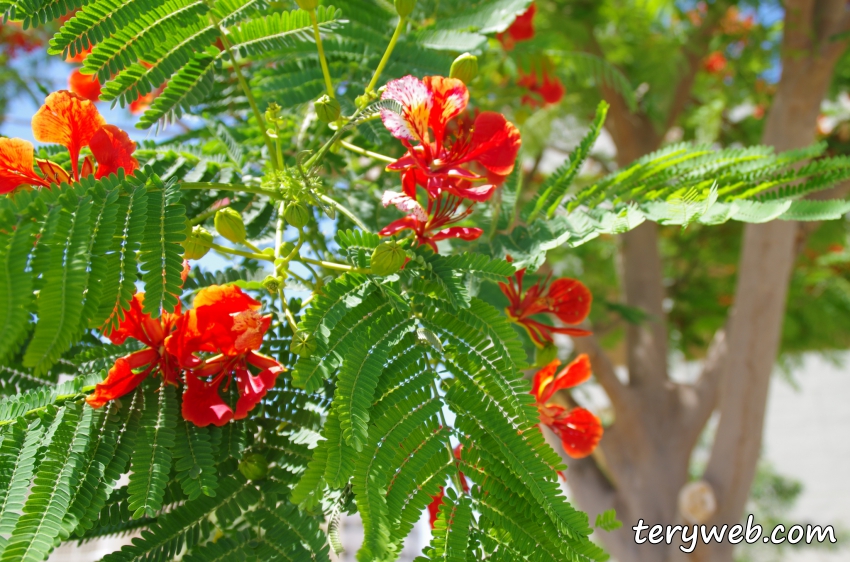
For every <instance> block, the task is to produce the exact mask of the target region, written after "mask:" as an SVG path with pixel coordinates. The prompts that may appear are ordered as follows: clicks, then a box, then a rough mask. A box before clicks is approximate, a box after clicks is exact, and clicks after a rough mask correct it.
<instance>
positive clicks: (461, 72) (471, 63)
mask: <svg viewBox="0 0 850 562" xmlns="http://www.w3.org/2000/svg"><path fill="white" fill-rule="evenodd" d="M476 76H478V57H476V56H475V55H470V54H469V53H464V54H462V55H460V56H459V57H458V58H456V59H455V60H454V62H453V63H452V69H451V71H449V77H450V78H457V79H458V80H460V81H461V82H463V83H464V84H469V83H470V82H472V80H473V79H474V78H475V77H476Z"/></svg>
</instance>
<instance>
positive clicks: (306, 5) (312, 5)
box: [295, 0, 319, 12]
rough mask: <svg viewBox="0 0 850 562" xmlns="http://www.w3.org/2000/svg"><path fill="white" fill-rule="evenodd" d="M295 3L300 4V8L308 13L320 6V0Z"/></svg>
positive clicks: (299, 0)
mask: <svg viewBox="0 0 850 562" xmlns="http://www.w3.org/2000/svg"><path fill="white" fill-rule="evenodd" d="M295 3H296V4H298V7H299V8H301V9H302V10H307V11H308V12H309V11H311V10H315V9H316V8H317V7H318V6H319V0H295Z"/></svg>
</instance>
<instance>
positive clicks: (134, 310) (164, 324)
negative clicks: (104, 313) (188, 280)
mask: <svg viewBox="0 0 850 562" xmlns="http://www.w3.org/2000/svg"><path fill="white" fill-rule="evenodd" d="M144 299H145V295H144V293H136V295H135V296H134V297H133V300H132V301H131V302H130V310H127V311H125V312H124V319H123V320H122V321H121V323H120V324H118V326H117V327H116V328H115V329H113V330H110V331H108V332H107V333H106V334H105V335H106V336H107V337H108V338H109V339H110V341H112V343H114V344H115V345H121V344H122V343H124V342H125V341H126V340H127V338H133V339H136V340H138V341H140V342H141V343H143V344H145V346H146V347H145V348H144V349H141V350H139V351H134V352H133V353H131V354H129V355H127V356H125V357H121V358H119V359H118V360H116V361H115V365H113V367H112V368H111V369H109V373H108V375H107V376H106V380H104V381H103V382H101V383H98V384H97V386H96V387H95V390H94V392H93V393H92V394H90V395H89V396H88V397H87V398H86V402H88V403H89V405H90V406H91V407H93V408H100V407H101V406H103V405H104V404H106V403H107V402H109V401H110V400H115V399H116V398H120V397H122V396H124V395H125V394H127V393H128V392H131V391H133V390H134V389H135V388H136V387H137V386H139V385H140V384H141V383H142V381H143V380H145V378H146V377H147V376H148V375H150V374H151V373H159V374H160V375H161V376H162V380H163V381H164V382H165V383H166V384H173V385H175V386H176V385H177V382H178V381H179V380H180V367H179V365H178V364H177V360H176V358H175V357H173V356H172V355H171V354H170V353H168V352H167V351H166V346H165V342H166V340H167V339H168V337H169V336H170V335H171V333H172V332H173V331H174V329H175V327H176V326H177V324H178V321H179V320H180V318H181V315H180V309H179V308H178V309H177V310H176V311H175V312H173V313H170V312H165V311H163V312H162V315H161V316H160V317H159V318H157V319H154V318H151V316H150V314H145V313H144V312H142V310H143V308H144ZM178 307H179V305H178Z"/></svg>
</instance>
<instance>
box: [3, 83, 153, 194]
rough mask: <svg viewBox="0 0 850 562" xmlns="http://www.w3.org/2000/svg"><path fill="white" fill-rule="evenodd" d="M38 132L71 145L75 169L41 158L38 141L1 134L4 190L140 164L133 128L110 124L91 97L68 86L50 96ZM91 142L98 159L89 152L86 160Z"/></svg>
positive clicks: (36, 122)
mask: <svg viewBox="0 0 850 562" xmlns="http://www.w3.org/2000/svg"><path fill="white" fill-rule="evenodd" d="M32 132H33V136H34V137H35V139H36V140H37V141H39V142H47V143H53V144H60V145H62V146H64V147H65V148H67V149H68V153H69V155H70V157H71V174H68V172H67V171H66V170H65V169H64V168H62V167H61V166H60V165H59V164H56V163H55V162H51V161H50V160H41V159H38V160H36V158H35V154H34V149H33V145H32V143H30V142H28V141H25V140H23V139H8V138H0V194H3V193H9V192H11V191H14V190H15V189H17V188H18V187H20V186H22V185H29V186H32V187H50V186H51V185H58V184H60V183H62V182H68V181H71V179H73V180H74V181H79V179H80V178H81V177H85V176H90V175H92V174H94V176H95V178H97V179H100V178H102V177H105V176H108V175H109V174H114V173H117V172H118V170H119V169H123V170H124V172H125V173H127V174H132V173H133V172H134V171H135V170H136V169H137V168H138V167H139V163H138V162H137V161H136V159H135V158H133V151H135V149H136V143H134V142H133V141H131V140H130V137H129V136H127V133H125V132H124V131H122V130H121V129H119V128H118V127H116V126H115V125H108V124H107V123H106V121H105V120H104V119H103V117H102V116H101V115H100V113H99V112H98V110H97V108H96V107H95V106H94V104H93V103H92V102H91V101H89V100H87V99H85V98H82V97H80V96H78V95H77V94H74V93H72V92H68V91H66V90H61V91H58V92H54V93H52V94H50V95H49V96H47V99H46V100H44V105H43V106H41V108H40V109H39V110H38V112H37V113H36V114H35V115H34V116H33V118H32ZM85 147H88V148H89V149H90V150H91V153H92V156H93V157H94V160H92V158H91V156H86V157H85V158H84V159H83V164H82V166H80V151H81V150H82V149H83V148H85ZM95 163H97V168H95ZM36 166H37V167H38V172H36V170H35V167H36ZM39 172H40V173H39Z"/></svg>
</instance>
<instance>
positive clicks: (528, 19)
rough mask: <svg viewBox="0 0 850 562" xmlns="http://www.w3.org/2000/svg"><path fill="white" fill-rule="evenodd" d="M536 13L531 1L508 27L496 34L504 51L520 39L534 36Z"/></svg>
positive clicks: (525, 39)
mask: <svg viewBox="0 0 850 562" xmlns="http://www.w3.org/2000/svg"><path fill="white" fill-rule="evenodd" d="M536 13H537V6H535V5H534V4H533V3H532V4H531V5H530V6H529V7H528V9H527V10H526V11H525V12H523V13H522V14H520V15H518V16H517V17H516V19H515V20H514V22H513V23H512V24H511V26H510V27H509V28H508V29H506V30H505V31H504V32H503V33H499V34H498V35H496V37H497V38H498V39H499V41H500V42H501V43H502V46H503V47H504V48H505V50H506V51H510V50H511V49H513V48H514V45H515V44H516V43H518V42H520V41H528V40H530V39H533V38H534V14H536Z"/></svg>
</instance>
